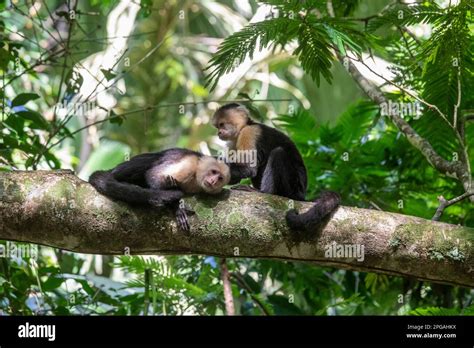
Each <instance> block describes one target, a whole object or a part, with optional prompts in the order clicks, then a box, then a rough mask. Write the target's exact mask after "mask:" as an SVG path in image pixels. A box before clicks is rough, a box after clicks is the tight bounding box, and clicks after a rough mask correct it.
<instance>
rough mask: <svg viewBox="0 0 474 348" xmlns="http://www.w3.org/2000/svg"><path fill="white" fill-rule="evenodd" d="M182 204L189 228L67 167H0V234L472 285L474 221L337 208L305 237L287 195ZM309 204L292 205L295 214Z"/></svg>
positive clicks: (84, 246) (228, 194)
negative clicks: (102, 190)
mask: <svg viewBox="0 0 474 348" xmlns="http://www.w3.org/2000/svg"><path fill="white" fill-rule="evenodd" d="M185 202H186V204H187V206H188V207H190V208H191V209H192V210H194V211H195V212H196V214H195V215H193V216H191V217H190V223H191V232H190V233H189V234H186V233H184V232H182V231H180V230H178V229H177V226H176V223H175V220H174V217H173V214H172V213H171V212H169V211H166V210H164V211H156V210H152V209H151V208H132V207H130V206H129V205H127V204H126V203H122V202H114V201H111V200H109V199H108V198H106V197H103V196H101V195H100V194H98V193H97V192H96V191H95V189H94V188H93V187H92V186H91V185H89V184H88V183H87V182H85V181H82V180H80V179H79V178H77V177H76V176H75V175H74V174H73V173H72V172H70V171H30V172H28V171H18V172H2V173H0V239H4V240H12V241H21V242H30V243H36V244H43V245H49V246H52V247H56V248H60V249H65V250H70V251H74V252H81V253H94V254H127V253H130V254H205V255H214V256H220V257H227V258H229V257H251V258H268V259H280V260H290V261H306V262H312V263H315V264H319V265H323V266H332V267H337V268H343V269H350V270H355V271H367V272H375V273H385V274H391V275H398V276H405V277H414V278H417V279H419V280H429V281H433V282H438V283H444V284H451V285H460V286H465V287H471V288H472V287H474V246H473V242H474V229H473V228H468V227H463V226H457V225H450V224H446V223H441V222H436V221H430V220H425V219H422V218H418V217H413V216H406V215H401V214H396V213H388V212H382V211H376V210H367V209H359V208H353V207H340V208H339V209H338V210H337V211H336V212H335V214H334V215H333V216H332V218H331V219H330V220H329V222H328V223H327V224H326V225H325V226H324V227H323V228H322V229H320V230H318V231H314V232H313V233H312V234H311V235H310V236H305V235H301V234H300V233H295V232H292V231H290V230H289V229H288V228H287V226H286V222H285V213H286V211H287V210H288V207H289V206H290V200H289V199H286V198H283V197H279V196H274V195H268V194H261V193H253V192H252V193H248V192H239V191H229V190H225V191H224V192H223V193H222V194H220V195H217V196H208V195H199V196H192V197H187V198H186V199H185ZM311 205H312V203H310V202H294V206H295V208H297V209H298V211H300V212H304V211H306V210H307V209H309V208H310V207H311ZM344 246H346V247H347V248H349V247H351V246H355V247H358V248H360V249H359V250H362V248H363V252H364V253H363V257H357V256H355V255H350V254H347V253H346V254H345V255H338V254H337V253H335V254H332V255H330V254H329V251H340V248H342V247H344ZM346 251H349V249H348V250H346ZM338 256H344V257H338ZM358 256H360V255H358ZM362 259H363V260H362Z"/></svg>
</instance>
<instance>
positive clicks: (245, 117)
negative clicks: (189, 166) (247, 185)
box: [212, 103, 340, 232]
mask: <svg viewBox="0 0 474 348" xmlns="http://www.w3.org/2000/svg"><path fill="white" fill-rule="evenodd" d="M212 123H213V125H214V127H216V128H217V130H218V133H217V135H218V136H219V138H220V139H221V140H225V141H227V142H228V147H229V150H234V151H238V152H241V151H254V152H256V158H257V160H256V165H253V166H252V165H251V163H228V164H229V165H230V170H231V180H230V184H235V183H238V182H239V181H240V180H241V179H243V178H250V179H251V181H252V184H253V186H254V188H255V189H258V191H260V192H264V193H270V194H274V195H279V196H283V197H287V198H290V199H294V200H299V201H303V200H304V199H305V195H306V189H307V174H306V167H305V165H304V163H303V159H302V158H301V155H300V153H299V152H298V149H297V148H296V145H295V144H294V143H293V142H292V141H291V139H290V138H288V136H286V135H285V134H283V133H282V132H280V131H278V130H276V129H275V128H271V127H268V126H266V125H264V124H261V123H257V122H254V121H253V120H252V119H251V118H250V115H249V111H248V110H247V108H246V107H245V106H243V105H240V104H236V103H232V104H227V105H224V106H222V107H221V108H219V109H218V110H217V111H216V112H215V114H214V117H213V120H212ZM314 203H315V204H314V206H313V207H312V208H311V209H310V210H309V211H307V212H306V213H304V214H298V212H297V211H296V210H295V209H291V210H289V211H288V212H287V215H286V221H287V223H288V226H289V227H290V228H291V229H293V230H297V231H307V232H311V231H314V230H315V229H317V228H318V227H319V226H321V225H322V223H323V222H324V221H325V219H326V218H327V217H329V216H330V215H331V213H332V212H333V211H334V210H335V209H336V208H337V207H338V206H339V203H340V196H339V194H337V193H335V192H330V191H327V192H323V193H322V194H321V195H320V197H319V198H317V199H316V200H315V202H314Z"/></svg>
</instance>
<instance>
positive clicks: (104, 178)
mask: <svg viewBox="0 0 474 348" xmlns="http://www.w3.org/2000/svg"><path fill="white" fill-rule="evenodd" d="M89 183H90V184H91V185H92V186H94V187H95V189H96V190H97V191H98V192H99V193H101V194H103V195H104V196H107V197H110V198H112V199H117V200H120V201H125V202H128V203H132V204H147V203H149V200H150V198H151V190H149V189H146V188H144V187H141V186H138V185H133V184H129V183H124V182H120V181H118V180H117V179H115V178H114V176H113V175H112V173H111V172H110V171H102V170H98V171H96V172H94V173H92V175H91V176H90V177H89Z"/></svg>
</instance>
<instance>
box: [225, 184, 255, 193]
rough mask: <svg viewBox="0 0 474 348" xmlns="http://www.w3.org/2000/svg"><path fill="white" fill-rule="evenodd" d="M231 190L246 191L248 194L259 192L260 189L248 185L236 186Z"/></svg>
mask: <svg viewBox="0 0 474 348" xmlns="http://www.w3.org/2000/svg"><path fill="white" fill-rule="evenodd" d="M230 189H231V190H238V191H246V192H258V189H256V188H255V187H252V186H248V185H235V186H232V187H231V188H230Z"/></svg>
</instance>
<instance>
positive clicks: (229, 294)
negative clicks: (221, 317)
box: [220, 259, 235, 315]
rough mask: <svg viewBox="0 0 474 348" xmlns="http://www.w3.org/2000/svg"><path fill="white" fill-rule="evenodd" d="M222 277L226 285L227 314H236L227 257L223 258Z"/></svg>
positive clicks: (225, 301)
mask: <svg viewBox="0 0 474 348" xmlns="http://www.w3.org/2000/svg"><path fill="white" fill-rule="evenodd" d="M220 266H221V279H222V284H223V286H224V303H225V313H226V315H235V306H234V297H233V296H232V285H231V283H230V275H229V269H228V268H227V261H226V259H221V264H220Z"/></svg>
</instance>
